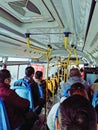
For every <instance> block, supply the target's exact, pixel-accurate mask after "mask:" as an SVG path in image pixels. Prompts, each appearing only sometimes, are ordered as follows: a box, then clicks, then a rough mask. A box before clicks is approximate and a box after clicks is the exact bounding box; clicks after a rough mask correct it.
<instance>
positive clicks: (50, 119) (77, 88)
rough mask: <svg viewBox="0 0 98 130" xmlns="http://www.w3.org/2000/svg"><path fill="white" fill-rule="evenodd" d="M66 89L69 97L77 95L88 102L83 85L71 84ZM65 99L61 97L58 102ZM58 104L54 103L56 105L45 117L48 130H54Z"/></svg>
mask: <svg viewBox="0 0 98 130" xmlns="http://www.w3.org/2000/svg"><path fill="white" fill-rule="evenodd" d="M66 89H68V94H69V96H72V95H77V94H78V95H81V96H84V97H85V98H86V99H88V100H89V98H88V95H87V92H86V90H85V87H84V85H83V84H81V83H79V82H77V83H75V84H73V85H72V86H71V87H70V89H69V87H66ZM67 97H68V95H67ZM65 99H66V97H64V96H63V97H62V98H61V101H60V102H62V101H63V100H65ZM60 102H58V103H56V104H54V105H53V107H52V108H51V110H50V112H49V114H48V116H47V125H48V127H49V129H50V130H54V128H55V118H56V112H57V109H58V107H59V105H60Z"/></svg>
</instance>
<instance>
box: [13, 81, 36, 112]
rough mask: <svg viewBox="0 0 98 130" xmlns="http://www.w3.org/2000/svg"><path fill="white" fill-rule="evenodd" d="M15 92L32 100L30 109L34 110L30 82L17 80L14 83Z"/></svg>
mask: <svg viewBox="0 0 98 130" xmlns="http://www.w3.org/2000/svg"><path fill="white" fill-rule="evenodd" d="M12 89H13V90H15V92H16V93H17V94H18V95H19V96H20V97H22V98H25V99H28V100H29V101H30V109H31V110H33V107H34V105H33V99H32V92H31V88H30V85H29V83H28V82H26V81H25V80H23V79H20V80H17V81H16V82H15V83H14V86H13V88H12Z"/></svg>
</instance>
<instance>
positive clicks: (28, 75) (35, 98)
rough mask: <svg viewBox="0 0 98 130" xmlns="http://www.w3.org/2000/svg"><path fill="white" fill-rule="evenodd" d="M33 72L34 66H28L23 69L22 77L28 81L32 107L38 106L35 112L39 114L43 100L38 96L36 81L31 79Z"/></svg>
mask: <svg viewBox="0 0 98 130" xmlns="http://www.w3.org/2000/svg"><path fill="white" fill-rule="evenodd" d="M34 72H35V70H34V68H33V67H31V66H28V67H27V68H26V69H25V77H24V78H23V79H24V80H25V81H27V82H29V83H30V87H31V91H32V95H33V103H34V108H36V107H37V106H38V109H37V113H38V114H40V112H41V110H42V107H43V105H44V101H43V100H42V98H40V93H39V88H38V86H37V83H36V82H35V81H34V79H33V77H34Z"/></svg>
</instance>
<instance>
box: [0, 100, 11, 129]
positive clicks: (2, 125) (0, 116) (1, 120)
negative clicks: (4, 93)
mask: <svg viewBox="0 0 98 130" xmlns="http://www.w3.org/2000/svg"><path fill="white" fill-rule="evenodd" d="M0 130H10V124H9V120H8V116H7V112H6V109H5V106H4V103H3V101H2V99H1V98H0Z"/></svg>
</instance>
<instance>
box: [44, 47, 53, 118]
mask: <svg viewBox="0 0 98 130" xmlns="http://www.w3.org/2000/svg"><path fill="white" fill-rule="evenodd" d="M51 51H52V48H51V47H49V48H48V51H47V53H46V58H47V71H46V102H47V94H48V72H49V63H50V62H49V58H50V54H51ZM46 114H47V104H46V105H45V116H46Z"/></svg>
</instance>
